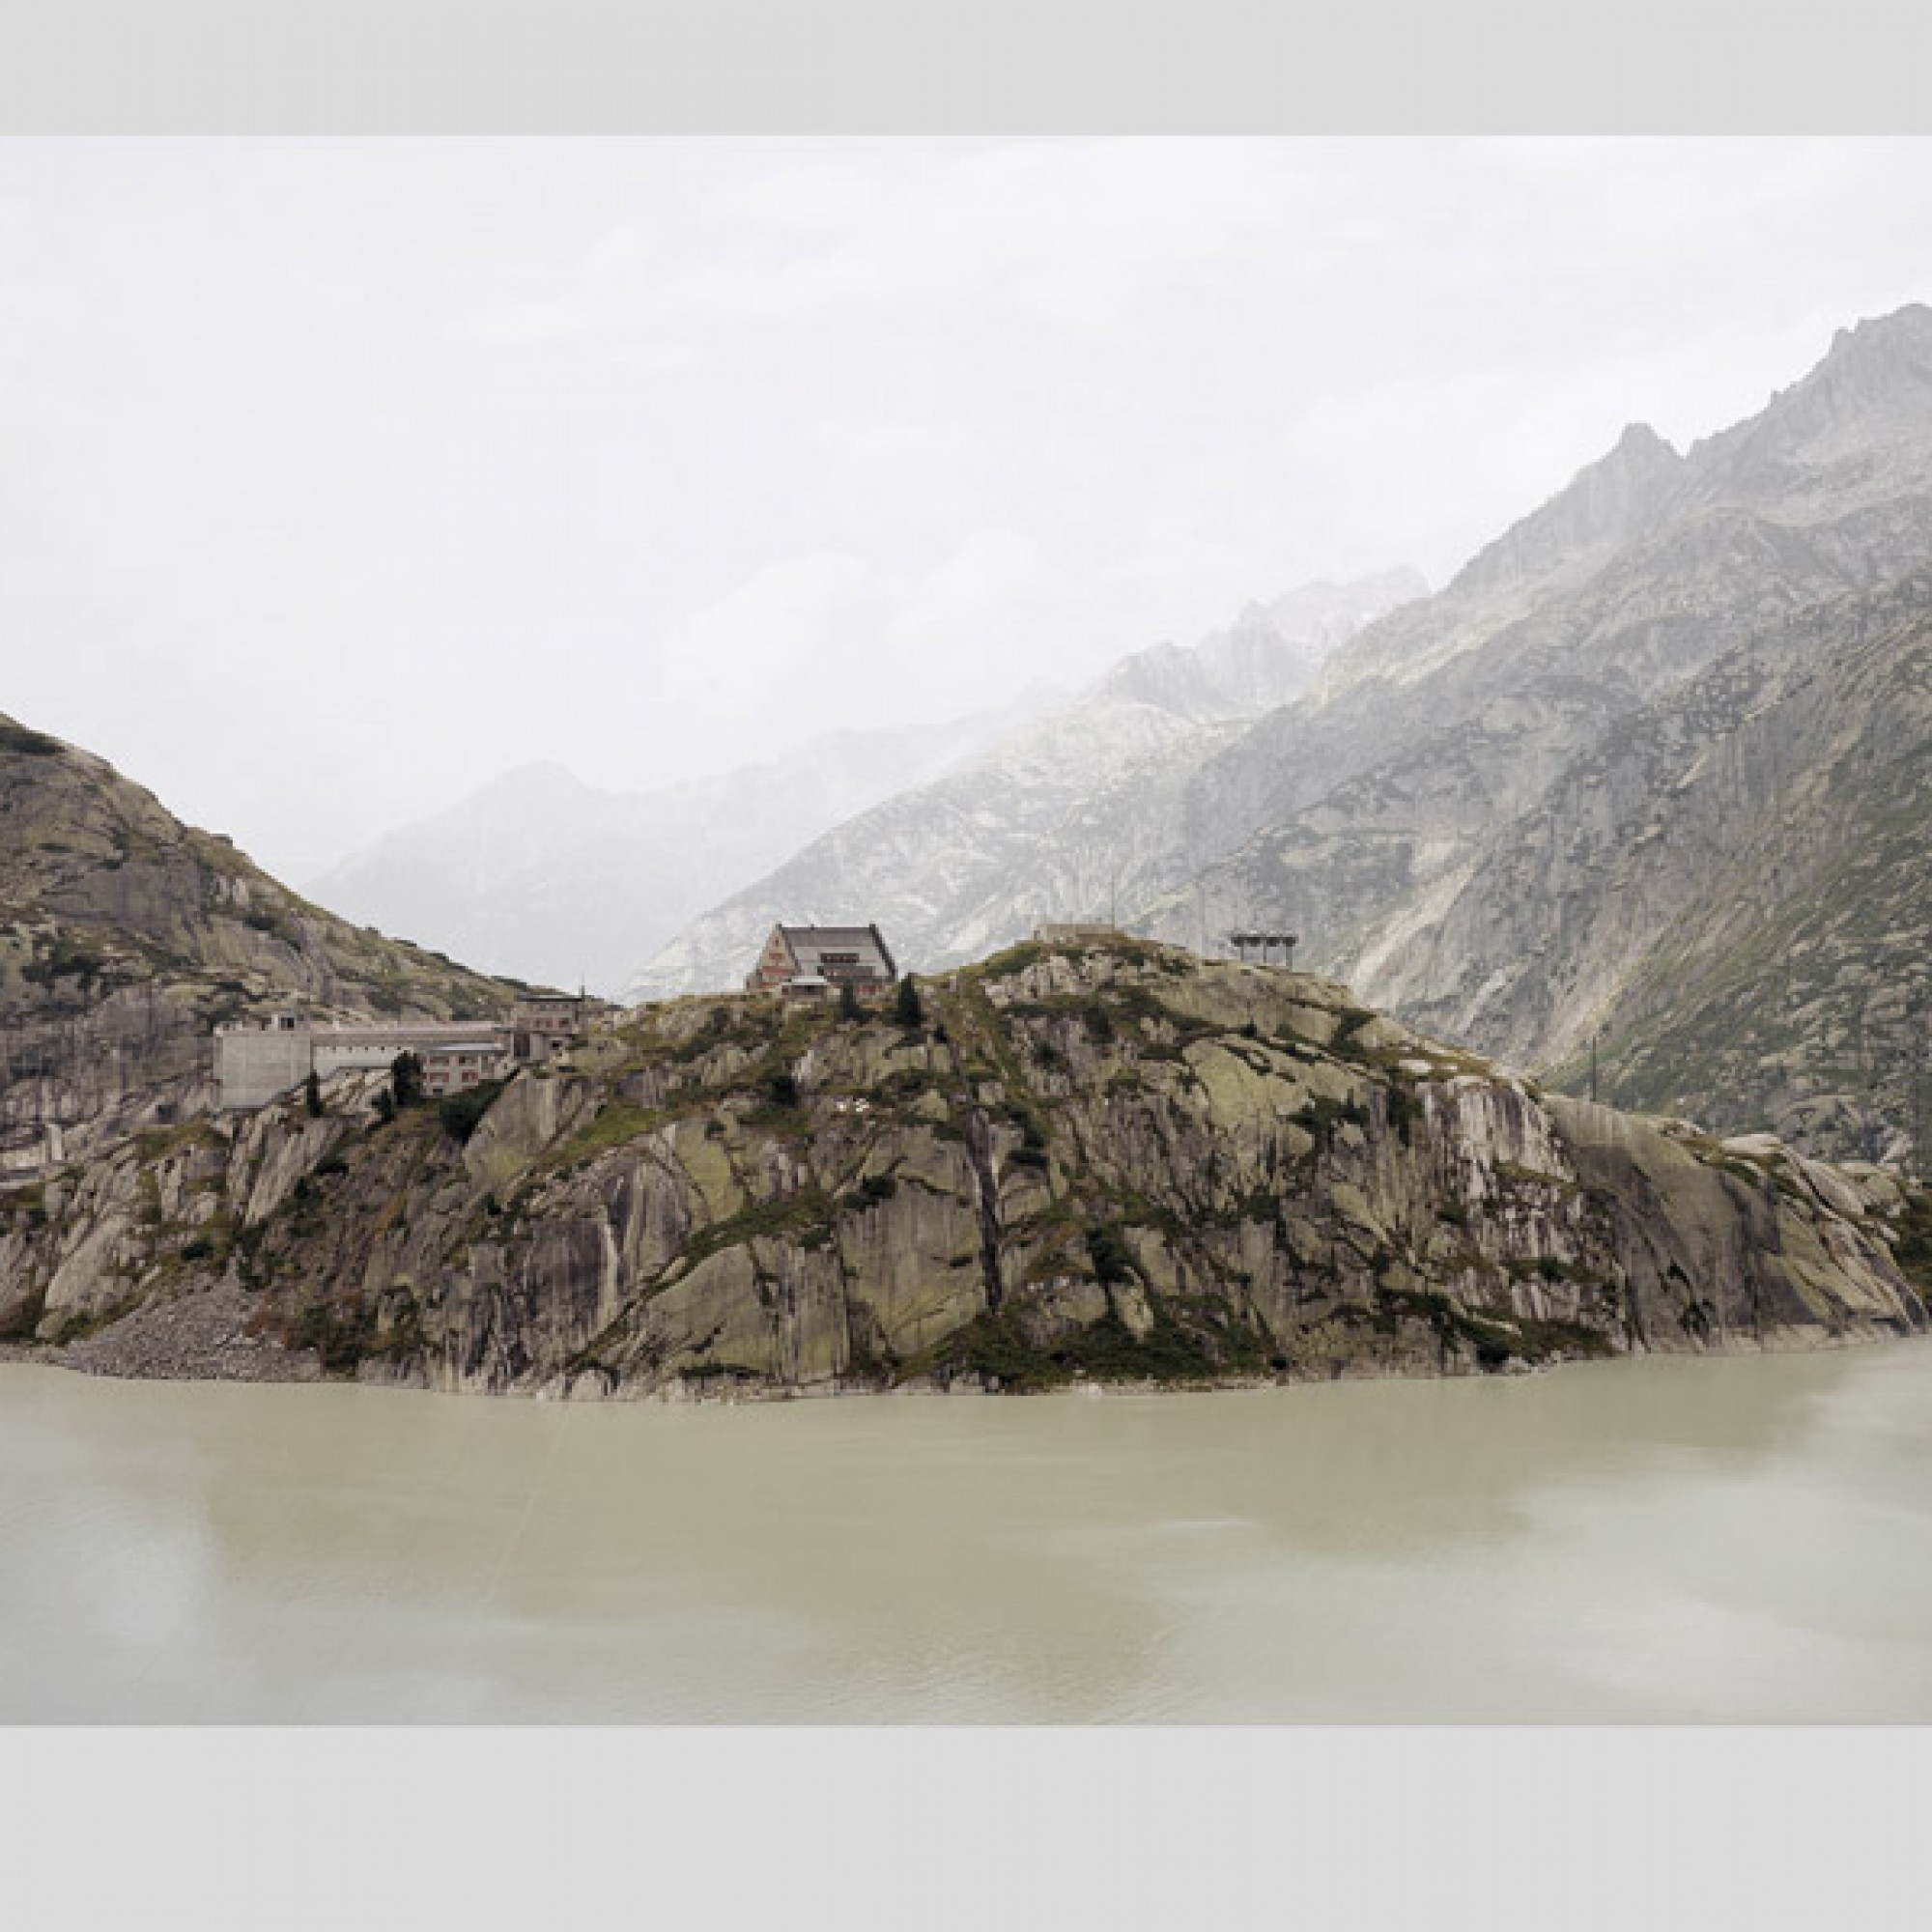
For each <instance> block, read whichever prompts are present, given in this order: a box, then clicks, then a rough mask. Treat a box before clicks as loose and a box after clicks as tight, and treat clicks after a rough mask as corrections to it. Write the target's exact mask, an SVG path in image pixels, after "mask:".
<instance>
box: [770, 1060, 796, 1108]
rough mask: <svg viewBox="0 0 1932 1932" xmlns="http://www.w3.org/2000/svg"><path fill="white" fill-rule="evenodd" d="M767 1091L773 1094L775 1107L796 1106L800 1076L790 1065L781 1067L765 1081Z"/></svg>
mask: <svg viewBox="0 0 1932 1932" xmlns="http://www.w3.org/2000/svg"><path fill="white" fill-rule="evenodd" d="M765 1092H766V1093H767V1094H770V1095H771V1096H772V1105H773V1106H775V1107H796V1106H797V1105H798V1078H797V1076H796V1075H795V1074H794V1073H793V1072H792V1071H791V1069H790V1068H789V1067H781V1068H780V1069H779V1071H778V1072H776V1073H774V1074H773V1075H772V1077H771V1078H770V1079H769V1080H767V1081H766V1082H765Z"/></svg>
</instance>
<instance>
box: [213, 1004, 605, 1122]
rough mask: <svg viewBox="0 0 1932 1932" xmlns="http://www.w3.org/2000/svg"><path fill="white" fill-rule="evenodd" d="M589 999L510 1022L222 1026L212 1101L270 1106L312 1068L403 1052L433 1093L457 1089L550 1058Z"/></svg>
mask: <svg viewBox="0 0 1932 1932" xmlns="http://www.w3.org/2000/svg"><path fill="white" fill-rule="evenodd" d="M584 1004H585V1003H584V1002H582V1000H571V999H566V998H559V997H555V996H543V997H538V998H533V999H530V1000H527V1001H521V1002H519V1004H518V1006H517V1009H516V1010H515V1012H514V1013H513V1014H512V1016H511V1018H510V1019H509V1020H508V1021H498V1020H440V1021H438V1020H417V1021H412V1022H409V1023H400V1022H398V1023H384V1024H378V1023H363V1024H360V1025H353V1026H318V1025H314V1024H311V1023H310V1022H308V1021H306V1020H303V1019H302V1018H301V1017H300V1016H299V1015H298V1014H296V1013H276V1014H274V1015H273V1016H272V1017H271V1018H270V1019H269V1020H268V1021H267V1022H265V1023H263V1024H260V1025H255V1024H251V1023H248V1022H246V1021H241V1022H237V1023H235V1024H233V1025H229V1026H223V1027H217V1028H216V1029H215V1033H214V1079H215V1086H216V1089H217V1098H216V1101H215V1104H216V1106H218V1107H219V1108H220V1109H221V1110H222V1111H223V1112H226V1113H233V1112H241V1111H247V1110H251V1109H253V1108H256V1107H264V1106H267V1105H268V1103H269V1102H270V1100H274V1099H278V1098H280V1096H281V1095H282V1094H289V1093H292V1092H293V1091H294V1090H295V1089H296V1088H298V1087H299V1086H301V1085H302V1083H303V1082H304V1081H306V1080H307V1078H308V1076H309V1075H310V1074H311V1073H314V1074H316V1075H317V1076H318V1077H319V1078H321V1079H324V1080H326V1079H327V1078H328V1076H329V1075H330V1074H331V1073H343V1072H348V1071H352V1070H356V1069H365V1070H372V1071H384V1070H386V1069H387V1068H388V1067H390V1066H391V1065H394V1064H395V1059H396V1056H397V1055H398V1054H399V1053H413V1054H414V1055H415V1056H416V1057H417V1058H418V1059H419V1060H420V1061H421V1062H422V1064H423V1087H424V1090H425V1091H426V1092H427V1093H430V1094H456V1093H461V1092H462V1091H463V1089H465V1088H466V1087H474V1086H477V1085H479V1084H480V1083H481V1082H483V1081H485V1080H495V1079H499V1078H500V1077H501V1076H502V1075H504V1074H506V1073H508V1072H509V1071H510V1070H511V1068H512V1067H513V1066H515V1065H517V1064H518V1062H520V1061H526V1060H541V1059H547V1058H549V1057H550V1056H551V1055H553V1054H554V1053H557V1052H560V1051H562V1050H563V1049H564V1048H565V1047H567V1046H568V1045H569V1044H570V1042H571V1040H573V1039H574V1038H576V1037H577V1036H578V1035H579V1034H580V1033H581V1032H582V1027H583V1017H584Z"/></svg>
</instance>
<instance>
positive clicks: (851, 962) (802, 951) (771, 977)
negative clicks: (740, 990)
mask: <svg viewBox="0 0 1932 1932" xmlns="http://www.w3.org/2000/svg"><path fill="white" fill-rule="evenodd" d="M897 978H898V968H897V967H896V965H895V963H894V961H893V955H892V952H891V949H890V948H889V947H888V946H887V945H886V942H885V938H884V936H883V935H882V934H881V933H880V931H879V928H878V927H877V926H876V925H775V926H773V927H772V931H771V937H770V938H769V939H767V940H766V941H765V944H764V949H763V951H762V952H759V954H758V963H757V964H756V965H755V966H753V968H752V970H751V973H750V974H749V975H748V976H747V977H746V980H745V990H746V991H747V992H749V993H782V994H785V995H788V996H790V997H792V998H798V999H823V998H825V997H826V996H827V995H828V994H831V993H836V992H837V991H838V989H839V988H840V987H841V986H849V987H851V989H852V990H853V992H855V993H858V994H861V995H873V996H876V995H878V994H880V993H886V992H890V991H891V990H892V986H893V981H894V980H896V979H897Z"/></svg>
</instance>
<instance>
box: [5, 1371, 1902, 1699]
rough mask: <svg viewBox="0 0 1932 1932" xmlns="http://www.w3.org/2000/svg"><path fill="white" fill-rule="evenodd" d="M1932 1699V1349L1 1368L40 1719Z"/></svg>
mask: <svg viewBox="0 0 1932 1932" xmlns="http://www.w3.org/2000/svg"><path fill="white" fill-rule="evenodd" d="M443 1719H474V1720H552V1721H595V1720H604V1719H611V1720H628V1721H644V1722H651V1721H714V1720H718V1721H764V1722H778V1721H786V1722H789V1721H803V1722H852V1721H866V1722H876V1721H886V1722H893V1721H920V1722H963V1721H984V1720H992V1721H1027V1722H1042V1721H1050V1722H1066V1721H1070V1722H1088V1721H1115V1720H1130V1721H1131V1720H1139V1721H1178V1720H1192V1721H1207V1722H1241V1721H1276V1722H1278V1721H1284V1720H1296V1719H1353V1720H1435V1719H1440V1720H1460V1721H1482V1720H1497V1719H1506V1720H1514V1721H1539V1720H1573V1721H1574V1720H1585V1719H1671V1720H1682V1719H1839V1720H1911V1721H1915V1722H1924V1721H1927V1720H1932V1343H1921V1342H1911V1343H1899V1344H1891V1345H1886V1346H1881V1347H1875V1348H1866V1349H1857V1350H1844V1351H1839V1352H1832V1353H1826V1354H1814V1355H1787V1356H1774V1357H1756V1356H1748V1357H1736V1358H1731V1359H1724V1360H1704V1361H1690V1360H1662V1361H1644V1362H1625V1363H1614V1364H1606V1365H1602V1366H1590V1367H1580V1368H1574V1369H1566V1370H1562V1371H1559V1372H1557V1373H1554V1374H1550V1375H1544V1376H1538V1377H1534V1378H1512V1379H1496V1380H1487V1379H1486V1380H1468V1381H1449V1382H1384V1383H1351V1384H1346V1385H1337V1386H1324V1387H1320V1388H1300V1389H1285V1390H1268V1391H1257V1392H1254V1393H1238V1394H1217V1395H1201V1396H1183V1395H1166V1396H1155V1395H1146V1396H1141V1395H1132V1396H1129V1395H1109V1396H1106V1397H1104V1398H1102V1399H1099V1400H1093V1399H1088V1398H1083V1397H1080V1396H1066V1397H1052V1398H1041V1399H1032V1400H1009V1401H1002V1400H998V1399H984V1398H980V1399H974V1398H934V1397H927V1398H914V1397H907V1398H882V1399H871V1400H867V1399H855V1400H849V1401H839V1402H802V1403H792V1404H785V1405H772V1406H739V1407H720V1406H702V1407H689V1408H680V1407H668V1406H658V1405H637V1406H630V1405H611V1406H594V1405H587V1404H586V1405H582V1406H562V1405H553V1404H538V1403H529V1402H522V1401H509V1400H491V1399H487V1398H481V1397H447V1396H431V1395H422V1394H413V1393H406V1392H394V1391H387V1390H376V1389H357V1388H349V1387H327V1386H325V1387H253V1386H237V1385H213V1384H185V1383H130V1382H111V1381H103V1380H95V1379H91V1378H86V1377H82V1376H77V1375H71V1374H67V1373H63V1372H61V1371H58V1370H50V1369H35V1368H25V1367H0V1720H6V1721H11V1722H22V1721H69V1720H117V1721H151V1720H152V1721H168V1722H197V1721H253V1720H267V1721H275V1722H322V1721H338V1720H355V1721H410V1722H420V1721H435V1720H443Z"/></svg>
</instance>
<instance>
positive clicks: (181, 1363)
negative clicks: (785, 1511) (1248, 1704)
mask: <svg viewBox="0 0 1932 1932" xmlns="http://www.w3.org/2000/svg"><path fill="white" fill-rule="evenodd" d="M248 1312H249V1304H248V1301H247V1298H246V1297H245V1295H244V1294H243V1293H241V1291H221V1290H216V1291H211V1292H210V1293H207V1294H203V1295H196V1296H188V1297H184V1298H183V1300H182V1301H178V1302H168V1303H162V1304H159V1305H158V1306H156V1307H149V1308H142V1309H137V1310H135V1311H134V1312H133V1313H132V1314H130V1315H128V1317H126V1318H125V1319H124V1321H121V1322H117V1323H115V1324H114V1325H113V1326H112V1327H109V1328H106V1329H103V1330H101V1331H99V1333H97V1334H95V1335H90V1336H88V1337H87V1338H85V1339H84V1340H82V1341H79V1342H74V1343H67V1344H58V1343H24V1342H0V1366H4V1367H20V1368H43V1369H52V1370H61V1371H65V1372H66V1373H68V1374H71V1375H80V1376H87V1377H90V1378H93V1379H96V1380H99V1381H114V1382H183V1383H203V1384H220V1383H228V1384H247V1385H254V1386H268V1385H278V1386H301V1387H327V1388H366V1389H395V1390H400V1391H405V1392H409V1393H413V1394H418V1395H443V1396H456V1397H461V1398H464V1399H465V1400H476V1401H491V1400H497V1399H504V1398H507V1399H509V1400H512V1401H523V1402H544V1403H554V1404H570V1405H581V1406H585V1407H598V1408H604V1407H612V1406H626V1405H634V1406H635V1405H653V1406H661V1407H667V1408H680V1407H696V1406H705V1407H721V1408H723V1407H741V1406H759V1407H763V1406H772V1405H775V1404H785V1403H798V1402H814V1403H815V1402H846V1401H860V1400H864V1399H868V1398H869V1399H874V1400H876V1399H879V1398H900V1397H918V1398H939V1399H943V1400H948V1401H956V1400H975V1399H978V1400H988V1399H992V1400H1001V1399H1004V1400H1027V1399H1034V1398H1038V1397H1045V1396H1070V1397H1078V1398H1081V1399H1084V1400H1098V1399H1100V1398H1101V1397H1104V1396H1121V1395H1141V1396H1145V1395H1218V1394H1229V1393H1236V1392H1250V1393H1253V1392H1260V1391H1263V1390H1269V1389H1282V1390H1286V1389H1296V1388H1326V1387H1333V1386H1335V1385H1337V1384H1341V1383H1358V1382H1417V1381H1495V1382H1502V1383H1508V1382H1515V1381H1520V1380H1521V1379H1523V1378H1526V1377H1532V1376H1541V1375H1544V1374H1547V1373H1550V1372H1553V1371H1557V1370H1561V1369H1569V1368H1577V1367H1596V1368H1609V1367H1612V1366H1615V1365H1617V1364H1621V1363H1626V1362H1639V1361H1658V1360H1681V1361H1693V1360H1699V1359H1706V1358H1710V1359H1719V1360H1725V1359H1738V1358H1742V1357H1747V1356H1753V1355H1759V1356H1761V1355H1800V1354H1818V1353H1825V1352H1828V1351H1834V1350H1846V1349H1858V1348H1867V1347H1873V1346H1877V1345H1881V1344H1885V1343H1895V1342H1912V1341H1924V1340H1928V1339H1932V1336H1927V1335H1926V1334H1924V1333H1922V1332H1921V1333H1896V1332H1893V1331H1891V1330H1889V1329H1883V1328H1878V1327H1873V1328H1872V1329H1870V1330H1868V1331H1865V1332H1858V1333H1854V1332H1849V1331H1845V1332H1839V1333H1835V1334H1834V1333H1831V1332H1829V1331H1825V1330H1823V1329H1820V1330H1817V1331H1807V1330H1804V1329H1799V1328H1780V1329H1777V1330H1776V1331H1774V1332H1773V1333H1772V1334H1771V1335H1769V1336H1764V1337H1758V1338H1751V1339H1742V1340H1731V1341H1728V1342H1726V1343H1725V1344H1724V1345H1722V1346H1717V1347H1712V1346H1694V1347H1687V1348H1681V1349H1656V1348H1641V1349H1618V1350H1610V1351H1609V1352H1607V1353H1604V1354H1597V1355H1584V1354H1577V1355H1565V1356H1560V1357H1557V1358H1555V1359H1548V1360H1543V1361H1535V1362H1532V1361H1529V1360H1526V1359H1524V1358H1522V1357H1520V1356H1513V1357H1511V1358H1510V1360H1509V1361H1508V1362H1507V1363H1505V1364H1503V1365H1502V1366H1500V1367H1496V1368H1483V1367H1481V1366H1479V1365H1477V1364H1476V1363H1475V1362H1474V1361H1473V1360H1472V1361H1470V1362H1468V1363H1466V1364H1461V1365H1458V1366H1454V1367H1449V1366H1443V1365H1441V1364H1439V1363H1438V1364H1437V1365H1435V1366H1430V1365H1429V1364H1428V1363H1427V1362H1426V1361H1425V1360H1424V1359H1423V1358H1422V1357H1421V1356H1419V1355H1417V1356H1411V1357H1410V1358H1408V1359H1407V1360H1406V1361H1394V1360H1390V1361H1384V1362H1380V1363H1377V1362H1374V1361H1364V1362H1363V1363H1361V1364H1359V1365H1356V1364H1337V1365H1334V1366H1333V1367H1332V1368H1330V1369H1329V1370H1328V1371H1327V1372H1324V1373H1320V1374H1315V1373H1306V1374H1297V1373H1295V1372H1294V1371H1293V1369H1290V1370H1288V1371H1285V1372H1281V1373H1271V1374H1267V1375H1241V1376H1228V1377H1215V1378H1199V1379H1193V1378H1190V1379H1187V1380H1177V1381H1163V1380H1155V1379H1151V1378H1149V1379H1140V1380H1107V1379H1102V1378H1095V1377H1092V1376H1088V1375H1086V1374H1084V1373H1083V1374H1079V1375H1075V1376H1072V1377H1069V1378H1067V1379H1066V1380H1065V1381H1064V1382H1056V1383H1054V1384H1052V1385H1051V1386H1048V1387H1043V1388H1039V1387H1036V1388H1015V1387H1010V1386H1009V1387H1001V1386H999V1385H998V1384H997V1382H995V1383H994V1384H993V1385H991V1386H988V1385H987V1383H986V1382H984V1381H982V1380H981V1379H980V1378H977V1377H973V1376H961V1377H958V1378H954V1379H952V1381H950V1382H939V1381H936V1380H934V1379H932V1378H926V1377H916V1378H909V1379H907V1380H906V1381H903V1382H897V1383H887V1384H884V1385H881V1384H879V1383H876V1382H872V1383H860V1382H841V1381H838V1380H832V1381H827V1382H817V1383H812V1384H809V1385H786V1384H775V1383H759V1382H753V1381H742V1382H733V1383H730V1384H728V1385H726V1386H723V1387H717V1388H713V1387H712V1386H710V1385H709V1384H710V1383H711V1381H712V1380H714V1379H717V1378H704V1379H702V1380H698V1381H686V1380H682V1379H674V1380H671V1381H669V1382H666V1383H661V1384H658V1385H655V1386H649V1387H645V1386H639V1385H629V1384H620V1385H619V1386H617V1387H615V1388H612V1389H609V1390H596V1389H591V1388H586V1387H583V1386H582V1383H583V1382H584V1381H585V1380H586V1379H588V1378H582V1377H580V1378H576V1382H577V1384H578V1385H577V1386H573V1385H572V1384H571V1383H570V1382H567V1381H565V1380H564V1378H561V1377H556V1378H552V1379H551V1380H550V1381H547V1382H543V1383H538V1384H532V1385H505V1386H500V1387H496V1388H485V1387H477V1386H473V1385H471V1386H466V1385H464V1384H462V1383H460V1382H447V1383H439V1382H434V1381H430V1380H427V1379H420V1378H410V1377H400V1376H366V1377H365V1376H359V1375H348V1376H345V1375H329V1374H327V1373H326V1372H325V1371H324V1369H323V1367H322V1363H321V1358H320V1357H319V1356H318V1355H317V1354H316V1353H315V1352H314V1351H313V1350H288V1349H285V1348H283V1347H282V1346H281V1345H280V1344H278V1343H273V1342H267V1341H261V1340H258V1339H256V1338H254V1337H250V1336H247V1335H246V1334H245V1333H244V1332H243V1323H244V1322H245V1320H246V1316H247V1314H248ZM170 1317H172V1318H173V1319H172V1320H170V1319H169V1318H170ZM183 1317H185V1318H186V1320H185V1321H184V1320H183V1319H182V1318H183ZM133 1324H140V1327H139V1328H137V1329H136V1331H135V1332H134V1333H133V1334H130V1335H121V1334H117V1330H120V1329H123V1328H127V1327H129V1326H131V1325H133ZM156 1327H159V1328H160V1329H162V1330H163V1331H164V1332H163V1334H162V1335H160V1336H156V1337H154V1338H153V1340H152V1341H150V1334H151V1331H153V1330H154V1329H156ZM215 1330H218V1331H219V1332H218V1333H217V1332H212V1331H215ZM130 1344H131V1345H133V1347H132V1349H131V1350H130V1347H129V1345H130ZM144 1344H147V1347H146V1348H144V1347H143V1345H144Z"/></svg>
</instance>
